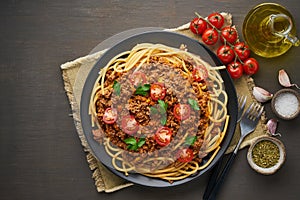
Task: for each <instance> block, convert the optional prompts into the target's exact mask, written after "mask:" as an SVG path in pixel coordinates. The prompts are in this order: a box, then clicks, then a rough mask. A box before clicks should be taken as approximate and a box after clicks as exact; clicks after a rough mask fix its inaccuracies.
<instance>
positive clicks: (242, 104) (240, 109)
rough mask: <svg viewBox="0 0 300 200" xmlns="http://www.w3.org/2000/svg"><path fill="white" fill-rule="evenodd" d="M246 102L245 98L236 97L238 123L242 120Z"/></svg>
mask: <svg viewBox="0 0 300 200" xmlns="http://www.w3.org/2000/svg"><path fill="white" fill-rule="evenodd" d="M246 101H247V96H244V95H242V96H238V116H237V122H240V121H241V119H242V115H243V113H244V109H245V105H246Z"/></svg>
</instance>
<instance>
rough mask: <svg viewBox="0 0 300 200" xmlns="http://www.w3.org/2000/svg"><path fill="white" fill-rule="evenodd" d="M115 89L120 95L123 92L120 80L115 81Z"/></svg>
mask: <svg viewBox="0 0 300 200" xmlns="http://www.w3.org/2000/svg"><path fill="white" fill-rule="evenodd" d="M113 88H114V91H115V92H116V95H118V96H120V93H121V84H120V83H119V82H118V81H116V80H115V81H114V85H113Z"/></svg>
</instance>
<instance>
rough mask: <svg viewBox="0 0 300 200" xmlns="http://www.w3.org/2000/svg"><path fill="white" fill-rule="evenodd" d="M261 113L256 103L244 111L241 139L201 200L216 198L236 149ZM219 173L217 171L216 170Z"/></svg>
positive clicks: (261, 109) (260, 107)
mask: <svg viewBox="0 0 300 200" xmlns="http://www.w3.org/2000/svg"><path fill="white" fill-rule="evenodd" d="M262 112H263V107H262V106H261V105H259V104H258V103H252V104H251V105H250V106H249V107H248V109H247V110H246V112H245V114H244V115H243V116H242V119H241V122H240V128H241V137H240V139H239V141H238V144H237V145H236V147H235V149H234V151H233V153H231V155H230V157H229V159H228V161H227V163H226V165H225V167H224V169H223V170H222V172H221V174H220V175H219V177H217V180H216V182H215V184H214V186H213V187H212V188H211V190H210V192H209V193H208V194H204V196H203V199H204V200H213V199H215V198H216V195H217V192H218V190H219V189H220V187H221V185H222V183H223V182H224V180H225V176H226V175H227V173H228V172H229V169H230V168H231V166H232V164H233V161H234V159H235V157H236V155H237V152H238V149H239V147H240V145H241V143H242V142H243V140H244V138H245V137H246V136H247V135H249V134H250V133H252V132H253V131H254V130H255V127H256V126H257V124H258V121H259V119H260V116H261V114H262ZM217 171H219V170H217Z"/></svg>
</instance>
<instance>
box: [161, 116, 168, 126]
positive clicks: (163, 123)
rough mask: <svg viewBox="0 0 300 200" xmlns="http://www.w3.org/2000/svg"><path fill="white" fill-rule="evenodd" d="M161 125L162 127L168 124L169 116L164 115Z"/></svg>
mask: <svg viewBox="0 0 300 200" xmlns="http://www.w3.org/2000/svg"><path fill="white" fill-rule="evenodd" d="M160 123H161V124H162V125H166V123H167V115H162V116H161V119H160Z"/></svg>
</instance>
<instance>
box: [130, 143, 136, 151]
mask: <svg viewBox="0 0 300 200" xmlns="http://www.w3.org/2000/svg"><path fill="white" fill-rule="evenodd" d="M137 148H138V147H137V144H135V145H128V147H127V149H129V150H133V151H136V150H137Z"/></svg>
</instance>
